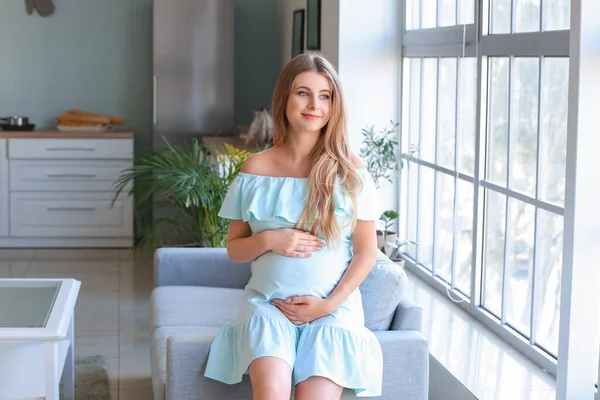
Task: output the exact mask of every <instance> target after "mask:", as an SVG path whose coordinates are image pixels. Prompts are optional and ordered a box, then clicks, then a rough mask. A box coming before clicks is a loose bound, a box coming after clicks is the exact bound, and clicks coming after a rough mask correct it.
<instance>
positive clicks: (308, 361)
mask: <svg viewBox="0 0 600 400" xmlns="http://www.w3.org/2000/svg"><path fill="white" fill-rule="evenodd" d="M308 371H310V372H308ZM382 375H383V356H382V353H381V347H380V344H379V342H378V340H377V338H376V337H375V335H374V334H373V332H371V331H369V330H368V329H366V328H362V329H361V330H360V331H356V330H350V329H347V328H343V327H340V326H335V325H320V326H319V325H312V324H309V325H308V326H306V328H305V329H304V331H303V332H302V334H301V336H300V340H299V342H298V352H297V356H296V369H295V370H294V384H298V383H300V382H302V381H304V380H306V379H308V378H309V377H311V376H322V377H325V378H328V379H330V380H332V381H333V382H335V383H336V384H338V385H340V386H343V387H345V388H349V389H354V392H355V394H356V396H357V397H369V396H381V386H382Z"/></svg>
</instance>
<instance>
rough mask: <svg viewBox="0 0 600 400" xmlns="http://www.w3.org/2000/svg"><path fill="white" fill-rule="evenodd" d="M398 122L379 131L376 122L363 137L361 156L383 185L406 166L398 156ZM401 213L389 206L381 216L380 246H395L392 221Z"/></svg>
mask: <svg viewBox="0 0 600 400" xmlns="http://www.w3.org/2000/svg"><path fill="white" fill-rule="evenodd" d="M398 126H399V123H397V122H396V123H395V122H394V121H390V124H389V125H388V126H386V127H384V128H382V129H381V130H379V131H376V130H375V127H374V126H369V127H367V128H363V130H362V135H363V141H362V146H361V149H360V157H361V158H362V160H363V162H364V163H365V164H366V167H367V170H368V171H369V173H370V174H371V177H372V178H373V180H374V181H375V187H376V188H377V189H379V188H380V187H381V186H382V185H383V184H384V183H385V182H389V183H393V181H394V180H393V178H394V175H395V172H396V171H398V170H400V169H402V168H403V167H404V162H403V160H402V159H401V158H400V157H398V147H399V146H398ZM398 217H399V213H398V212H397V211H395V210H386V211H384V212H383V213H382V214H381V217H380V218H379V219H380V221H381V222H382V225H383V227H382V229H378V230H377V247H378V248H379V249H380V250H381V251H382V252H383V253H384V254H387V253H388V252H389V250H390V249H391V247H390V246H389V245H388V241H389V240H391V241H392V242H395V241H396V232H395V231H394V230H392V229H393V227H392V225H393V223H394V221H396V220H397V219H398Z"/></svg>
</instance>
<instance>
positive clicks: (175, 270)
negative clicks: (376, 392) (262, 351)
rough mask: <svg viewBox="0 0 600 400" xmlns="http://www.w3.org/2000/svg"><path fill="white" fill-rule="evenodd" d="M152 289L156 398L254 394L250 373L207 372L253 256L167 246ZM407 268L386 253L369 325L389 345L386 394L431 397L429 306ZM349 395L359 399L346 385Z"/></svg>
mask: <svg viewBox="0 0 600 400" xmlns="http://www.w3.org/2000/svg"><path fill="white" fill-rule="evenodd" d="M154 272H155V283H156V286H157V287H156V288H155V289H154V290H153V292H152V297H151V315H150V324H151V326H150V330H151V340H152V343H151V349H150V351H151V364H152V385H153V390H154V398H155V399H156V400H164V399H169V400H192V399H194V400H197V399H210V400H213V399H215V400H216V399H218V400H241V399H252V389H251V386H250V381H249V379H248V376H247V375H245V376H244V379H243V380H242V382H241V383H239V384H236V385H226V384H223V383H220V382H217V381H214V380H211V379H208V378H205V377H204V369H205V368H206V362H207V359H208V352H209V350H210V345H211V343H212V340H213V338H214V337H215V335H216V333H217V332H218V331H219V329H220V328H221V327H222V326H223V325H224V324H225V323H226V322H228V321H230V320H232V319H233V318H235V317H236V316H237V311H238V307H239V304H240V301H241V299H242V295H243V288H244V286H245V285H246V283H247V282H248V280H249V279H250V264H249V263H243V264H234V263H232V262H231V261H229V259H228V257H227V252H226V250H225V249H209V248H195V249H184V248H164V249H159V250H157V251H156V254H155V261H154ZM406 283H407V279H406V274H405V273H404V271H403V270H402V268H400V267H399V266H398V265H397V264H396V263H394V262H392V261H390V260H389V259H388V258H387V257H386V256H385V255H383V254H382V253H380V254H379V256H378V259H377V263H376V265H375V267H374V268H373V270H372V271H371V273H370V274H369V276H368V277H367V278H366V279H365V281H364V282H363V283H362V284H361V286H360V291H361V294H362V298H363V307H364V310H365V325H366V326H367V328H369V329H371V330H372V331H374V333H375V335H376V337H377V339H378V340H379V342H380V344H381V347H382V350H383V362H384V366H383V371H384V377H383V396H381V397H377V398H378V399H390V400H391V399H394V400H398V399H402V400H425V399H427V393H428V379H429V365H428V362H429V353H428V348H427V341H426V339H425V338H424V337H423V336H422V335H421V333H420V329H421V309H420V308H419V307H418V306H417V305H416V304H414V303H413V302H412V301H411V300H410V299H408V298H407V297H406V295H405V294H406V287H405V285H406ZM342 398H343V399H354V398H355V395H354V391H351V390H344V393H343V396H342Z"/></svg>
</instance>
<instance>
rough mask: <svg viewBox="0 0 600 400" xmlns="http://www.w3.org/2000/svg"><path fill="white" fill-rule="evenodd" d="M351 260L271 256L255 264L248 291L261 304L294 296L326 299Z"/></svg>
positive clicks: (329, 254) (331, 256)
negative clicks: (262, 301)
mask: <svg viewBox="0 0 600 400" xmlns="http://www.w3.org/2000/svg"><path fill="white" fill-rule="evenodd" d="M348 260H349V257H346V256H345V255H343V254H340V253H334V252H332V251H327V250H322V251H320V252H315V253H312V256H311V257H309V258H295V257H286V256H282V255H280V254H277V253H273V252H268V253H265V254H263V255H262V256H260V257H259V258H257V259H256V260H254V261H253V262H252V277H251V278H250V281H249V282H248V285H247V287H246V289H247V290H249V291H251V292H254V293H255V294H256V297H257V298H260V300H266V301H270V300H272V299H274V298H281V299H283V298H287V297H290V296H309V295H312V296H318V297H321V298H325V297H326V296H327V295H328V294H329V293H330V292H331V291H332V290H333V289H334V288H335V285H337V283H338V282H339V280H340V279H341V277H342V275H343V274H344V271H345V270H346V268H347V266H348Z"/></svg>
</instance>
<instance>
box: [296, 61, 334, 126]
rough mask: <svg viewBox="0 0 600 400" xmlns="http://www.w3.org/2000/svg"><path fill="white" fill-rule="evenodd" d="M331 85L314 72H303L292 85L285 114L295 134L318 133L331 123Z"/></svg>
mask: <svg viewBox="0 0 600 400" xmlns="http://www.w3.org/2000/svg"><path fill="white" fill-rule="evenodd" d="M330 108H331V85H330V84H329V80H328V79H327V78H326V77H325V76H323V75H321V74H319V73H318V72H314V71H306V72H302V73H301V74H299V75H298V76H296V79H294V82H293V83H292V90H291V92H290V96H289V97H288V100H287V105H286V109H285V114H286V116H287V119H288V121H289V123H290V128H291V130H292V131H294V132H317V131H320V130H321V128H323V127H324V126H325V124H327V121H329V111H330Z"/></svg>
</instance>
